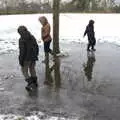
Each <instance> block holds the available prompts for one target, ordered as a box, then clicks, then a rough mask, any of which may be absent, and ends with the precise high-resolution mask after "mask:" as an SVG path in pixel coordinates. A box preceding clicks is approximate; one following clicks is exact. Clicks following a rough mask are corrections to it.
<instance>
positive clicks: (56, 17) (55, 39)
mask: <svg viewBox="0 0 120 120" xmlns="http://www.w3.org/2000/svg"><path fill="white" fill-rule="evenodd" d="M59 3H60V0H53V52H54V54H57V53H60V50H59Z"/></svg>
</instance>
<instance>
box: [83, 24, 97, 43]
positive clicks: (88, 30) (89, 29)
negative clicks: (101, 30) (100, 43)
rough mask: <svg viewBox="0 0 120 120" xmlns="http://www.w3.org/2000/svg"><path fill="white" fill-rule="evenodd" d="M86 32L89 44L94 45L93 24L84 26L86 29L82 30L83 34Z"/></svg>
mask: <svg viewBox="0 0 120 120" xmlns="http://www.w3.org/2000/svg"><path fill="white" fill-rule="evenodd" d="M86 34H87V36H88V41H89V43H90V44H92V45H95V43H96V39H95V32H94V26H93V24H88V25H87V27H86V30H85V32H84V36H85V35H86Z"/></svg>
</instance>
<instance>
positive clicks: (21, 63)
mask: <svg viewBox="0 0 120 120" xmlns="http://www.w3.org/2000/svg"><path fill="white" fill-rule="evenodd" d="M19 65H20V66H22V67H23V65H24V60H23V59H22V58H21V57H20V56H19Z"/></svg>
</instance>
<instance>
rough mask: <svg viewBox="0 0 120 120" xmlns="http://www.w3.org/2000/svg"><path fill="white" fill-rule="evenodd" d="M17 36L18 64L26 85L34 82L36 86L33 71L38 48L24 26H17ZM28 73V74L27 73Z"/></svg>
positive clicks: (34, 72) (35, 77)
mask: <svg viewBox="0 0 120 120" xmlns="http://www.w3.org/2000/svg"><path fill="white" fill-rule="evenodd" d="M18 33H19V34H20V38H19V64H20V66H21V70H22V73H23V75H24V77H25V81H26V82H28V86H29V85H31V84H32V83H34V84H35V85H36V86H37V76H36V71H35V64H36V60H38V53H39V48H38V44H37V42H36V39H35V37H34V36H33V35H31V33H30V32H29V31H28V30H27V28H26V27H25V26H19V27H18ZM29 73H30V74H29Z"/></svg>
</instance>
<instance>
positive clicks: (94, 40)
mask: <svg viewBox="0 0 120 120" xmlns="http://www.w3.org/2000/svg"><path fill="white" fill-rule="evenodd" d="M95 44H96V39H95V38H93V41H92V50H93V51H95V50H96V49H95V48H94V46H95Z"/></svg>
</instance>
